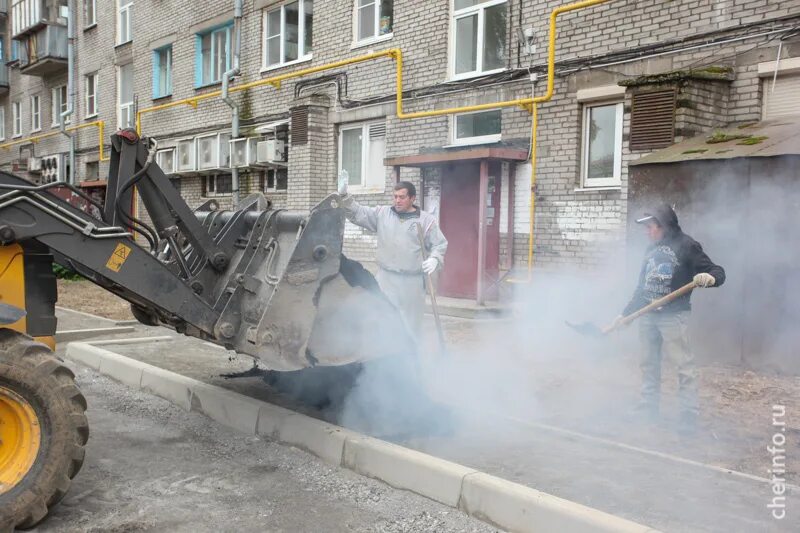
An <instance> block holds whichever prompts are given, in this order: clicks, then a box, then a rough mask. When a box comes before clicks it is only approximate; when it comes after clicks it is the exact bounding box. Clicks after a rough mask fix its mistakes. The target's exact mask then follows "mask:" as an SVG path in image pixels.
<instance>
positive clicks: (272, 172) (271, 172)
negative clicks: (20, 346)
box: [261, 167, 289, 192]
mask: <svg viewBox="0 0 800 533" xmlns="http://www.w3.org/2000/svg"><path fill="white" fill-rule="evenodd" d="M288 188H289V170H288V169H287V168H283V167H279V168H268V169H267V170H265V171H264V172H262V173H261V191H262V192H276V191H285V190H287V189H288Z"/></svg>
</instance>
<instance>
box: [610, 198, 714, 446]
mask: <svg viewBox="0 0 800 533" xmlns="http://www.w3.org/2000/svg"><path fill="white" fill-rule="evenodd" d="M636 222H637V223H639V224H643V225H644V226H645V228H646V231H647V236H648V238H649V239H650V242H651V243H652V244H651V245H650V246H649V247H648V248H647V251H646V253H645V256H644V262H643V264H642V269H641V273H640V274H639V284H638V285H637V287H636V291H635V292H634V294H633V298H632V299H631V301H630V303H629V304H628V305H627V306H626V307H625V310H624V311H623V314H622V315H621V316H620V317H618V320H620V319H621V318H622V317H623V316H627V315H629V314H631V313H634V312H636V311H637V310H639V309H641V308H642V307H644V306H646V305H647V304H649V303H650V302H653V301H654V300H657V299H659V298H661V297H662V296H666V295H667V294H669V293H671V292H672V291H674V290H676V289H679V288H680V287H682V286H684V285H686V284H687V283H689V282H690V281H694V283H695V285H696V286H697V287H719V286H720V285H722V284H723V283H724V282H725V270H723V268H722V267H721V266H719V265H716V264H714V263H713V262H712V261H711V259H709V258H708V256H707V255H706V253H705V252H704V251H703V247H702V246H700V243H698V242H697V241H695V240H694V239H692V238H691V237H690V236H688V235H686V234H685V233H684V232H683V231H682V230H681V227H680V225H678V217H677V215H676V214H675V211H674V210H673V209H672V208H671V207H670V206H668V205H662V206H659V207H657V208H655V209H653V210H651V211H649V212H646V213H644V216H643V217H642V218H640V219H638V220H637V221H636ZM690 296H691V293H689V294H686V295H684V296H682V297H680V298H676V299H675V300H673V301H672V302H670V303H668V304H666V305H664V306H663V307H660V308H658V309H657V310H655V311H653V312H650V313H648V314H646V315H643V316H642V318H641V319H640V321H639V336H640V339H641V342H642V357H641V361H640V366H641V369H642V391H641V402H640V404H639V406H638V407H637V411H638V412H639V413H640V414H641V415H643V416H645V417H647V419H649V420H655V419H656V418H657V417H658V413H659V403H660V402H659V401H660V396H661V355H662V352H663V353H664V354H665V355H666V356H667V357H669V358H671V359H672V360H673V361H674V363H675V365H676V366H677V369H678V387H679V398H680V405H681V415H680V424H679V430H680V431H681V432H684V433H690V432H692V431H694V429H695V425H696V421H697V413H698V403H697V370H696V368H695V364H694V355H693V354H692V350H691V348H690V346H689V338H688V334H687V329H688V325H689V314H690V311H691V304H690V302H689V297H690Z"/></svg>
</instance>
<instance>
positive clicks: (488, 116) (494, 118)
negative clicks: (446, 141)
mask: <svg viewBox="0 0 800 533" xmlns="http://www.w3.org/2000/svg"><path fill="white" fill-rule="evenodd" d="M501 126H502V121H501V112H500V110H499V109H494V110H492V111H478V112H476V113H463V114H461V115H455V116H454V117H453V144H485V143H493V142H497V141H499V140H500V132H501Z"/></svg>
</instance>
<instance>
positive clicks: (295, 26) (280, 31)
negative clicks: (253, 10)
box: [263, 0, 314, 69]
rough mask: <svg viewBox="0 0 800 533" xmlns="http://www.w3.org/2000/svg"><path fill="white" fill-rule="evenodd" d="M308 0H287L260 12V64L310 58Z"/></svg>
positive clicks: (311, 8)
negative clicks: (262, 16)
mask: <svg viewBox="0 0 800 533" xmlns="http://www.w3.org/2000/svg"><path fill="white" fill-rule="evenodd" d="M313 22H314V3H313V1H312V0H299V1H297V2H290V3H288V4H284V5H282V6H280V7H277V8H275V9H272V10H269V11H265V12H264V22H263V25H264V61H263V68H265V69H267V68H274V67H279V66H282V65H288V64H290V63H296V62H300V61H307V60H309V59H311V34H312V29H313Z"/></svg>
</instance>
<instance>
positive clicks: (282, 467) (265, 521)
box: [33, 365, 497, 533]
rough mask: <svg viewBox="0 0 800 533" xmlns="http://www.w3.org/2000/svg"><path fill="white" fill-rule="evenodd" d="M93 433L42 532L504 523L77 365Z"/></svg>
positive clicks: (410, 528)
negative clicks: (76, 471)
mask: <svg viewBox="0 0 800 533" xmlns="http://www.w3.org/2000/svg"><path fill="white" fill-rule="evenodd" d="M73 369H74V370H75V372H76V374H77V378H78V384H79V386H80V387H81V389H82V390H83V392H84V394H85V395H86V397H87V400H88V402H89V406H90V407H89V411H88V416H89V422H90V426H91V431H92V435H91V438H90V440H89V444H88V449H87V453H86V463H85V464H84V466H83V469H82V471H81V472H80V473H79V474H78V476H77V477H76V479H75V480H74V482H73V485H72V488H71V490H70V492H69V494H68V495H67V497H66V498H65V499H64V500H63V501H62V503H61V504H60V505H59V506H57V507H56V508H55V509H54V510H53V512H52V513H51V515H50V517H49V518H48V519H47V520H46V521H45V522H44V523H43V524H41V525H40V526H39V527H37V528H36V529H34V530H33V531H37V532H56V531H58V532H92V533H94V532H139V531H175V532H183V531H186V532H189V531H191V532H192V533H195V532H205V531H209V532H211V531H213V532H219V531H269V532H299V531H308V532H321V531H353V532H378V531H380V532H396V533H404V532H409V533H410V532H437V533H438V532H475V533H484V532H491V531H497V530H496V529H493V528H491V527H489V526H487V525H485V524H483V523H482V522H479V521H477V520H474V519H472V518H470V517H468V516H466V515H464V514H463V513H461V512H460V511H457V510H454V509H451V508H449V507H446V506H443V505H440V504H437V503H435V502H432V501H430V500H427V499H425V498H422V497H420V496H417V495H414V494H412V493H409V492H405V491H399V490H395V489H392V488H390V487H388V486H386V485H384V484H382V483H380V482H377V481H375V480H371V479H367V478H364V477H361V476H359V475H356V474H354V473H353V472H350V471H348V470H344V469H341V468H337V467H332V466H330V465H327V464H325V463H323V462H321V461H320V460H318V459H317V458H316V457H314V456H312V455H310V454H307V453H305V452H303V451H301V450H298V449H295V448H291V447H287V446H283V445H280V444H277V443H274V442H271V441H268V440H264V439H262V438H258V437H253V436H247V435H242V434H237V433H236V432H234V431H232V430H230V429H227V428H224V427H222V426H219V425H217V424H216V423H214V422H212V421H210V420H209V419H207V418H205V417H204V416H202V415H199V414H196V413H187V412H185V411H182V410H180V409H179V408H177V407H175V406H173V405H172V404H170V403H169V402H167V401H165V400H162V399H160V398H156V397H153V396H150V395H147V394H142V393H139V392H136V391H132V390H130V389H128V388H126V387H124V386H122V385H120V384H118V383H116V382H114V381H111V380H109V379H107V378H105V377H103V376H100V375H99V374H97V373H95V372H94V371H91V370H89V369H87V368H84V367H81V366H79V365H73Z"/></svg>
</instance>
